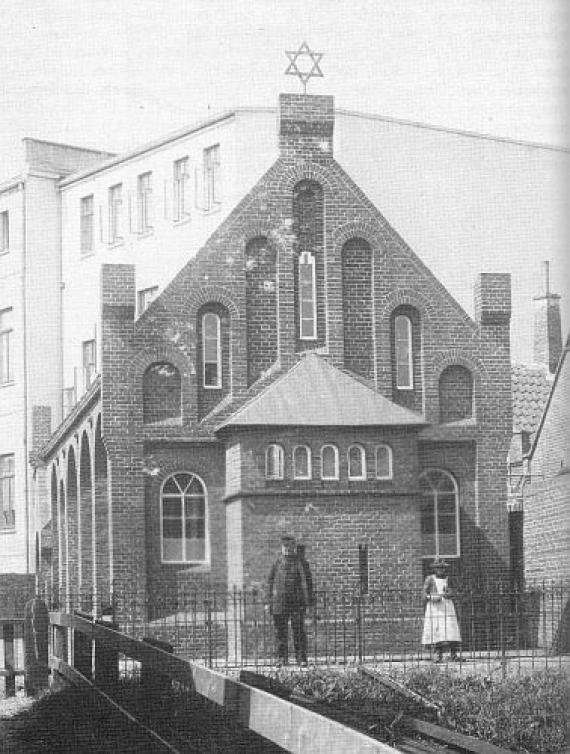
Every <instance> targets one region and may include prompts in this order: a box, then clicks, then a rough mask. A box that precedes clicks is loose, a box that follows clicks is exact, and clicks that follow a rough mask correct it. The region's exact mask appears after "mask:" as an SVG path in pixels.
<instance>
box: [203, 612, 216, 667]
mask: <svg viewBox="0 0 570 754" xmlns="http://www.w3.org/2000/svg"><path fill="white" fill-rule="evenodd" d="M204 618H205V621H206V648H207V653H208V667H209V668H211V667H212V665H213V660H214V647H213V646H212V641H213V639H212V605H211V602H210V600H209V599H205V600H204Z"/></svg>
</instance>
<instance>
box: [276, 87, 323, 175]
mask: <svg viewBox="0 0 570 754" xmlns="http://www.w3.org/2000/svg"><path fill="white" fill-rule="evenodd" d="M333 131H334V97H331V96H330V95H321V94H318V95H317V94H280V95H279V151H280V153H281V156H282V157H295V158H299V159H311V160H318V161H323V160H330V159H331V158H332V156H333Z"/></svg>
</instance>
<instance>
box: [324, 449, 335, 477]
mask: <svg viewBox="0 0 570 754" xmlns="http://www.w3.org/2000/svg"><path fill="white" fill-rule="evenodd" d="M321 479H338V448H337V447H336V445H323V447H322V448H321Z"/></svg>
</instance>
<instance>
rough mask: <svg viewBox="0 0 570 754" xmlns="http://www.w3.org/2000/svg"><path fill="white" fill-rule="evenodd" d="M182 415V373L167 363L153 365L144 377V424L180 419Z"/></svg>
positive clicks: (161, 362)
mask: <svg viewBox="0 0 570 754" xmlns="http://www.w3.org/2000/svg"><path fill="white" fill-rule="evenodd" d="M181 415H182V404H181V380H180V372H179V371H178V369H176V367H175V366H173V365H172V364H169V363H168V362H166V361H160V362H156V363H155V364H151V365H150V366H149V367H148V369H147V370H146V372H145V373H144V375H143V421H144V423H145V424H152V423H155V422H160V421H165V420H167V419H179V418H180V417H181Z"/></svg>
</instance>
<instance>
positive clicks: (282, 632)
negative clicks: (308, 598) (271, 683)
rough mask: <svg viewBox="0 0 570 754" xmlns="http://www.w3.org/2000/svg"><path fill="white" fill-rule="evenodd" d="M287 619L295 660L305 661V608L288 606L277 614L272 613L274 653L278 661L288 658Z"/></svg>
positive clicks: (285, 660)
mask: <svg viewBox="0 0 570 754" xmlns="http://www.w3.org/2000/svg"><path fill="white" fill-rule="evenodd" d="M289 620H290V621H291V628H292V629H293V646H294V647H295V657H296V659H297V662H307V634H306V632H305V609H304V608H290V609H285V610H284V612H282V613H279V614H278V615H273V625H274V626H275V644H276V647H275V649H276V654H277V657H278V658H279V660H280V662H284V663H286V662H288V659H289V637H288V634H289V630H288V629H289Z"/></svg>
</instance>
